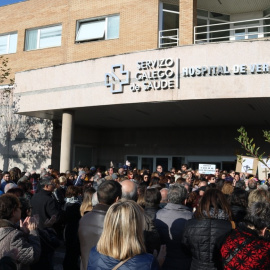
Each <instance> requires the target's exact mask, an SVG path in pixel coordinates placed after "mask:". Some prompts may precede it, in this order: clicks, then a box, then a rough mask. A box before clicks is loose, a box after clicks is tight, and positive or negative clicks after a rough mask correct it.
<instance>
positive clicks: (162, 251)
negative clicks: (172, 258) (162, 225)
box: [153, 245, 167, 267]
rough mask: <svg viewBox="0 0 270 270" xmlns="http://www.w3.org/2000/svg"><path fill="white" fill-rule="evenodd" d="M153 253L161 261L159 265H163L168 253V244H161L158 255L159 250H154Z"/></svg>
mask: <svg viewBox="0 0 270 270" xmlns="http://www.w3.org/2000/svg"><path fill="white" fill-rule="evenodd" d="M153 255H154V256H155V257H156V258H157V261H158V263H159V266H160V267H162V265H163V263H164V261H165V259H166V255H167V247H166V245H161V246H160V251H159V253H158V255H157V250H154V253H153Z"/></svg>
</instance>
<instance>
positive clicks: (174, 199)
mask: <svg viewBox="0 0 270 270" xmlns="http://www.w3.org/2000/svg"><path fill="white" fill-rule="evenodd" d="M186 199H187V190H186V188H185V187H183V186H181V185H179V184H174V185H171V186H170V188H169V191H168V201H169V203H174V204H183V203H184V202H185V200H186Z"/></svg>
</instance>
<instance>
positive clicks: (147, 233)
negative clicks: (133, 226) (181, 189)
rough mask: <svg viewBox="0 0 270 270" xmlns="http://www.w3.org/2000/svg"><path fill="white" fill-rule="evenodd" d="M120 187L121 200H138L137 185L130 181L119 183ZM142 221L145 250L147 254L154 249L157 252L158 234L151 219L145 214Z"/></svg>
mask: <svg viewBox="0 0 270 270" xmlns="http://www.w3.org/2000/svg"><path fill="white" fill-rule="evenodd" d="M121 185H122V199H126V200H132V201H135V202H136V201H137V199H138V193H137V184H135V183H134V182H133V181H131V180H124V181H122V182H121ZM144 198H145V197H144ZM144 219H145V222H144V225H145V228H144V240H145V245H146V250H147V252H149V253H153V251H154V250H155V249H157V250H158V249H159V248H160V238H159V234H158V231H157V229H156V227H155V224H154V222H153V221H152V219H151V217H149V216H148V215H146V214H145V215H144Z"/></svg>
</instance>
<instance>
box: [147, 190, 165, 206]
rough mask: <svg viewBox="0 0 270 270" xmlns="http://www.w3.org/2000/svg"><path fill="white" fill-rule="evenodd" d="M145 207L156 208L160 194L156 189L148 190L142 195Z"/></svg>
mask: <svg viewBox="0 0 270 270" xmlns="http://www.w3.org/2000/svg"><path fill="white" fill-rule="evenodd" d="M144 200H145V206H146V207H158V206H159V204H160V201H161V194H160V191H159V190H158V189H157V188H148V189H147V190H146V191H145V195H144Z"/></svg>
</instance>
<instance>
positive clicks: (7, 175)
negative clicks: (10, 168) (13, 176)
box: [0, 172, 15, 193]
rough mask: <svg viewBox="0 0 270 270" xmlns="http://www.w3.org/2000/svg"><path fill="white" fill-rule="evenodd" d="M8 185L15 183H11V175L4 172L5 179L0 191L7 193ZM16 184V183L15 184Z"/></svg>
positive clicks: (2, 181)
mask: <svg viewBox="0 0 270 270" xmlns="http://www.w3.org/2000/svg"><path fill="white" fill-rule="evenodd" d="M8 183H14V182H13V181H10V174H9V172H4V173H3V178H2V180H1V188H0V190H1V191H2V192H4V193H5V186H6V184H8ZM14 184H15V183H14Z"/></svg>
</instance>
